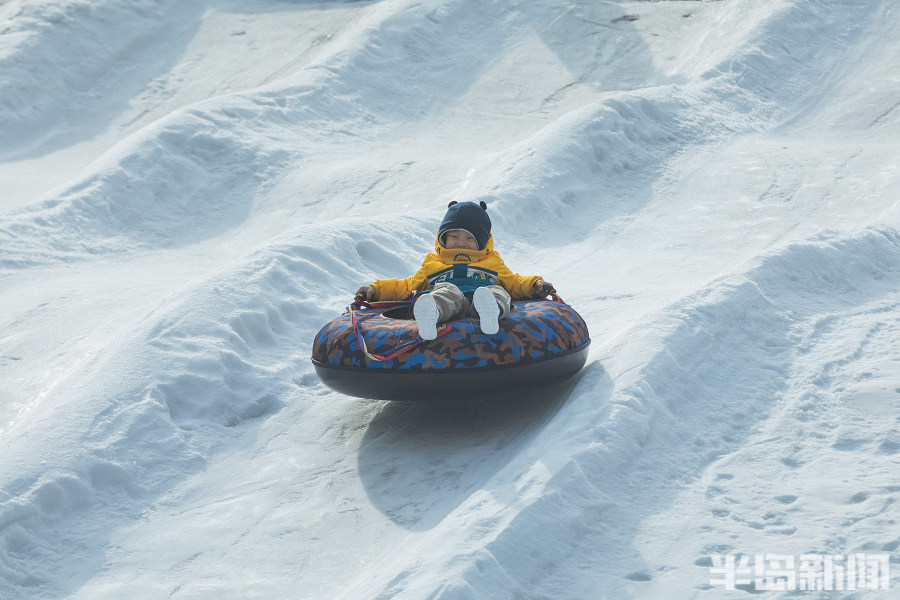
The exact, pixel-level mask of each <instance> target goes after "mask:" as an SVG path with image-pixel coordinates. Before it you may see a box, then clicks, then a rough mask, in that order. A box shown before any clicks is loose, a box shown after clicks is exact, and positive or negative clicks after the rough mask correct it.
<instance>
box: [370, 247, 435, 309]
mask: <svg viewBox="0 0 900 600" xmlns="http://www.w3.org/2000/svg"><path fill="white" fill-rule="evenodd" d="M432 256H433V255H431V254H428V255H426V256H425V260H424V261H422V266H421V267H419V269H418V270H417V271H416V272H415V273H413V274H412V275H411V276H409V277H406V278H404V279H377V280H375V281H373V282H372V287H373V288H375V300H402V299H403V298H406V297H407V296H409V295H410V294H411V293H413V292H414V291H421V290H424V289H425V288H426V287H427V286H428V275H429V274H431V272H433V271H434V270H435V269H433V268H432V266H431V265H432V263H433V262H434V258H432Z"/></svg>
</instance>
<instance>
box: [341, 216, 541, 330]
mask: <svg viewBox="0 0 900 600" xmlns="http://www.w3.org/2000/svg"><path fill="white" fill-rule="evenodd" d="M434 250H435V251H434V252H429V253H428V254H426V255H425V260H424V261H423V262H422V266H421V267H419V270H418V271H416V272H415V273H414V274H413V275H412V276H411V277H407V278H406V279H379V280H377V281H375V282H373V283H372V285H364V286H362V287H361V288H359V290H358V291H357V295H359V296H365V298H366V300H400V299H402V298H405V297H407V296H408V295H410V294H411V293H412V292H414V291H419V292H421V291H423V290H428V291H429V293H426V294H423V295H421V296H419V297H418V299H417V300H416V303H415V306H414V307H413V316H415V319H416V324H417V325H418V326H419V335H420V336H421V337H422V339H424V340H433V339H435V338H436V337H437V324H438V323H442V322H444V321H449V320H451V319H453V318H455V317H475V316H477V317H478V318H479V320H480V325H479V326H480V327H481V331H482V332H483V333H486V334H494V333H497V332H498V331H499V330H500V325H499V324H498V323H497V319H502V318H504V317H506V316H507V315H508V314H509V310H510V300H511V297H512V298H539V297H542V296H544V295H545V294H546V292H545V290H552V289H553V285H552V284H550V283H547V282H546V281H543V280H542V279H541V278H540V277H539V276H537V275H532V276H523V275H519V274H518V273H513V272H512V271H511V270H510V269H509V267H507V266H506V265H505V264H504V263H503V259H502V258H500V255H499V254H497V253H496V252H494V238H493V236H491V219H490V217H489V216H488V214H487V205H486V204H485V203H484V202H481V203H479V204H475V203H474V202H455V201H454V202H451V203H450V204H449V206H448V209H447V214H446V215H445V216H444V220H443V221H442V222H441V226H440V228H439V229H438V234H437V238H436V239H435V242H434Z"/></svg>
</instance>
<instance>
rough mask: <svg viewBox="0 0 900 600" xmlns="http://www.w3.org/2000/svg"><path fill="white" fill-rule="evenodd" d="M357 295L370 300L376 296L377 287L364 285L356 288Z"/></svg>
mask: <svg viewBox="0 0 900 600" xmlns="http://www.w3.org/2000/svg"><path fill="white" fill-rule="evenodd" d="M356 297H357V298H360V297H362V298H364V299H365V300H366V301H369V300H371V299H373V298H374V297H375V288H373V287H372V286H371V285H364V286H362V287H361V288H359V289H358V290H356Z"/></svg>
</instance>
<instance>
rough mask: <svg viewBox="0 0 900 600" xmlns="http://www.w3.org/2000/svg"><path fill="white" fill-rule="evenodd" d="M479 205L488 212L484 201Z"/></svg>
mask: <svg viewBox="0 0 900 600" xmlns="http://www.w3.org/2000/svg"><path fill="white" fill-rule="evenodd" d="M478 204H480V205H481V208H483V209H484V210H487V204H485V202H484V200H482V201H481V202H479V203H478Z"/></svg>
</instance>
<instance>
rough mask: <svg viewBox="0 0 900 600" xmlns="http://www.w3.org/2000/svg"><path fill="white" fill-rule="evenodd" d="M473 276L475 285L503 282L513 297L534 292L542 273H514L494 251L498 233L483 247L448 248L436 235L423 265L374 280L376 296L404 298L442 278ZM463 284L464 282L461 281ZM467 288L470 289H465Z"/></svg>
mask: <svg viewBox="0 0 900 600" xmlns="http://www.w3.org/2000/svg"><path fill="white" fill-rule="evenodd" d="M453 280H456V281H453ZM465 280H470V281H471V283H472V284H474V285H472V286H471V287H472V288H473V289H474V287H477V285H478V284H479V283H480V284H482V285H486V284H494V285H500V286H502V287H503V288H504V289H505V290H506V291H507V292H509V295H510V296H512V297H513V298H531V297H533V296H534V287H533V286H534V283H535V282H536V281H539V280H541V277H540V276H539V275H528V276H526V275H519V274H518V273H513V272H512V271H511V270H510V269H509V267H507V266H506V264H505V263H504V262H503V259H502V258H500V254H498V253H497V252H494V236H493V235H492V236H490V237H489V238H488V241H487V243H486V244H485V245H484V249H483V250H448V249H447V248H444V247H443V246H442V245H441V242H440V239H438V238H437V237H435V240H434V252H429V253H428V254H426V255H425V260H423V261H422V266H421V267H419V269H418V270H417V271H416V272H415V273H413V274H412V276H410V277H407V278H405V279H379V280H377V281H374V282H372V287H373V288H375V299H376V300H401V299H403V298H406V297H407V296H409V295H410V294H411V293H412V292H421V291H424V290H429V289H431V288H433V287H434V286H435V284H437V283H440V282H442V281H453V282H454V283H457V282H458V281H465ZM460 287H461V288H462V287H463V285H460ZM464 291H466V290H464Z"/></svg>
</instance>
